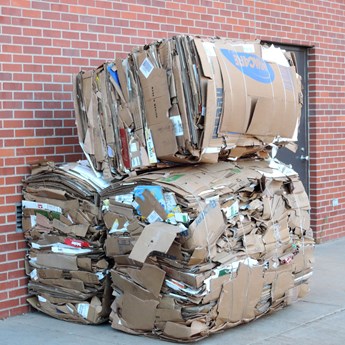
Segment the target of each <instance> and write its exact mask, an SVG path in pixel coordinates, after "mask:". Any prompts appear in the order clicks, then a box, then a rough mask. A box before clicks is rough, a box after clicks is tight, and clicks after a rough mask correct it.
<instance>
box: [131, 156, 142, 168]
mask: <svg viewBox="0 0 345 345" xmlns="http://www.w3.org/2000/svg"><path fill="white" fill-rule="evenodd" d="M131 162H132V163H131V165H132V168H136V167H140V165H141V164H140V157H139V156H138V157H133V158H132V160H131Z"/></svg>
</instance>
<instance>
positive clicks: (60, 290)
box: [22, 162, 112, 324]
mask: <svg viewBox="0 0 345 345" xmlns="http://www.w3.org/2000/svg"><path fill="white" fill-rule="evenodd" d="M108 185H109V184H108V183H107V182H106V181H105V180H103V179H102V178H99V177H96V176H95V175H94V173H93V171H92V170H91V169H90V168H89V167H87V166H86V165H83V164H81V163H73V164H65V165H62V166H60V167H55V166H54V164H53V163H52V162H39V163H37V164H34V165H33V166H32V175H31V176H29V177H28V178H27V179H26V180H25V181H24V188H23V197H24V200H23V202H22V206H23V229H24V234H25V237H26V239H27V242H28V245H29V252H28V255H27V261H26V271H27V274H28V275H29V276H30V280H29V284H28V288H29V293H30V294H31V295H32V296H31V297H29V298H28V302H29V303H30V304H31V305H32V306H33V307H34V308H36V309H38V310H40V311H42V312H44V313H46V314H49V315H51V316H53V317H56V318H58V319H62V320H68V321H75V322H79V323H85V324H97V323H101V322H104V321H107V320H108V316H109V312H110V304H111V301H112V296H111V295H112V292H111V287H110V280H109V274H108V268H109V267H108V266H109V263H108V261H107V260H106V258H105V253H104V246H103V244H104V240H105V229H104V225H103V220H102V215H101V212H100V207H99V203H100V195H99V194H100V192H101V191H102V189H104V188H105V187H107V186H108Z"/></svg>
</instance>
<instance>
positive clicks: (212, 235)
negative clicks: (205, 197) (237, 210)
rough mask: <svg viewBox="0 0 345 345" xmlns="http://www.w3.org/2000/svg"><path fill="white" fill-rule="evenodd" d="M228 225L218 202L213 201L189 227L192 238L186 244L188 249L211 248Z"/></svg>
mask: <svg viewBox="0 0 345 345" xmlns="http://www.w3.org/2000/svg"><path fill="white" fill-rule="evenodd" d="M225 228H226V224H225V222H224V217H223V213H222V211H221V208H220V205H219V203H218V202H216V201H214V200H212V201H211V202H210V203H209V204H207V205H206V207H205V209H204V210H203V211H202V212H201V213H200V214H199V216H198V217H197V218H196V219H195V220H194V221H193V223H192V224H191V225H190V226H189V229H188V231H189V232H190V235H191V237H190V238H189V239H188V240H187V242H186V243H185V244H184V246H185V247H186V248H189V249H195V248H197V247H203V248H209V247H210V246H211V245H213V244H214V243H215V242H216V241H217V240H218V238H219V236H220V235H221V234H222V233H223V232H224V230H225Z"/></svg>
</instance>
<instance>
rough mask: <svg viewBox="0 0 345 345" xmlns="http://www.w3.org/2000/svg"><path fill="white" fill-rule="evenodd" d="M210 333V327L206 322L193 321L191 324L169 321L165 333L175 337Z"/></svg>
mask: <svg viewBox="0 0 345 345" xmlns="http://www.w3.org/2000/svg"><path fill="white" fill-rule="evenodd" d="M202 332H205V334H207V333H208V327H207V326H206V324H205V323H202V322H199V321H192V323H191V325H190V326H185V325H183V324H179V323H176V322H170V321H169V322H167V323H166V325H165V327H164V331H163V334H164V335H166V336H168V337H170V338H173V339H191V338H192V337H193V336H195V335H197V334H201V333H202Z"/></svg>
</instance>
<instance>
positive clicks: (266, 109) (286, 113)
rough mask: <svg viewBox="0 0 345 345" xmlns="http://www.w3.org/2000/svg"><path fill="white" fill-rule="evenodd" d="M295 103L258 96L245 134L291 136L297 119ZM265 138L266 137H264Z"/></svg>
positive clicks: (272, 136)
mask: <svg viewBox="0 0 345 345" xmlns="http://www.w3.org/2000/svg"><path fill="white" fill-rule="evenodd" d="M295 107H296V103H295V102H293V101H286V100H284V99H277V98H273V99H270V98H264V97H260V98H259V99H258V100H257V101H256V103H255V106H254V112H253V115H252V119H251V121H250V123H249V126H248V129H247V131H246V133H247V134H251V135H258V136H262V135H265V137H266V138H267V137H271V138H272V140H273V138H274V137H277V136H280V137H282V138H291V137H292V136H293V133H294V131H295V128H296V122H297V121H298V112H297V110H296V108H295ZM273 119H274V120H273ZM266 140H267V139H266Z"/></svg>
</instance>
